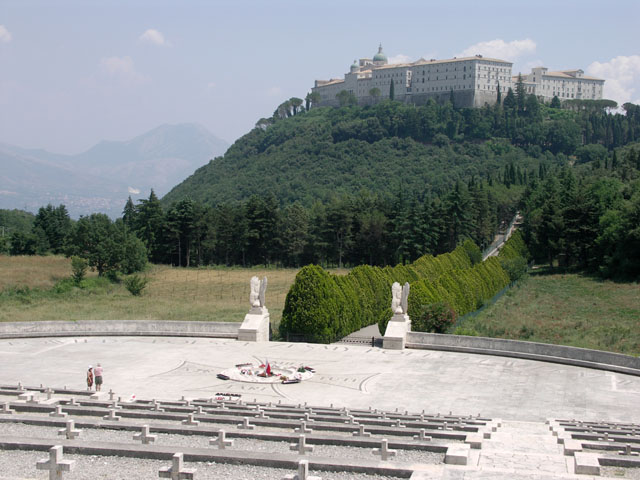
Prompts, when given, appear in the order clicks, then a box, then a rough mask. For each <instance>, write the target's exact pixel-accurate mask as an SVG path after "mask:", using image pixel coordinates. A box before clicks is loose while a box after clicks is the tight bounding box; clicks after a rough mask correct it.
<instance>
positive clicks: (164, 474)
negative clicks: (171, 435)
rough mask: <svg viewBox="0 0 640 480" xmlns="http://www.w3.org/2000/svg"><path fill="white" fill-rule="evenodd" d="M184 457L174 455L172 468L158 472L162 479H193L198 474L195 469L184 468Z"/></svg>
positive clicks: (164, 468)
mask: <svg viewBox="0 0 640 480" xmlns="http://www.w3.org/2000/svg"><path fill="white" fill-rule="evenodd" d="M183 463H184V455H183V454H182V453H174V454H173V457H172V458H171V466H170V467H163V468H161V469H160V471H159V472H158V476H159V477H160V478H170V479H171V480H182V479H192V478H193V475H194V474H195V473H196V470H195V468H184V466H183Z"/></svg>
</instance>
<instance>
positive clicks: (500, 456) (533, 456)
mask: <svg viewBox="0 0 640 480" xmlns="http://www.w3.org/2000/svg"><path fill="white" fill-rule="evenodd" d="M515 465H517V466H518V469H519V470H520V471H527V472H531V473H536V474H540V473H554V474H556V473H568V472H567V465H566V462H565V456H564V454H563V450H562V447H561V446H560V445H559V444H558V443H557V439H556V437H554V436H553V435H552V433H551V431H550V430H549V426H548V425H545V424H544V423H542V422H517V421H506V422H503V423H502V427H501V428H499V429H498V431H497V432H495V433H493V434H492V435H491V439H490V440H487V441H486V442H484V443H483V444H482V450H481V451H480V461H479V463H478V466H479V467H480V468H481V469H513V468H514V466H515Z"/></svg>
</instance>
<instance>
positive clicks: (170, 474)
mask: <svg viewBox="0 0 640 480" xmlns="http://www.w3.org/2000/svg"><path fill="white" fill-rule="evenodd" d="M62 456H63V447H62V446H61V445H56V446H53V447H51V448H50V449H49V458H45V459H43V460H39V461H38V462H37V463H36V468H37V469H38V470H47V471H48V472H49V480H61V479H62V474H63V473H64V472H70V471H71V470H72V469H73V467H74V464H75V460H65V459H63V458H62ZM195 473H196V469H195V468H186V467H185V466H184V454H182V453H180V452H178V453H174V454H173V457H172V458H171V465H170V466H168V467H162V468H161V469H160V470H159V471H158V477H159V478H170V479H171V480H183V479H193V478H194V476H195ZM282 480H321V478H320V477H316V476H313V475H310V474H309V461H308V460H300V461H299V462H298V472H297V473H296V474H291V475H286V476H285V477H284V478H283V479H282Z"/></svg>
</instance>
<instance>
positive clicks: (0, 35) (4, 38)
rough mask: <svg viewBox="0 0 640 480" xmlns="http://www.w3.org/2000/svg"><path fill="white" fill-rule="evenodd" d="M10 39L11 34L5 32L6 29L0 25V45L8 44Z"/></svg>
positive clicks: (7, 31)
mask: <svg viewBox="0 0 640 480" xmlns="http://www.w3.org/2000/svg"><path fill="white" fill-rule="evenodd" d="M12 38H13V37H12V35H11V32H10V31H9V30H7V27H5V26H4V25H0V43H9V42H10V41H11V39H12Z"/></svg>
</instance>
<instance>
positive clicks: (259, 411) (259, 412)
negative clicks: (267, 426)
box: [255, 410, 269, 418]
mask: <svg viewBox="0 0 640 480" xmlns="http://www.w3.org/2000/svg"><path fill="white" fill-rule="evenodd" d="M255 417H256V418H269V417H268V416H267V415H265V414H264V410H258V414H257V415H255Z"/></svg>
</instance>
